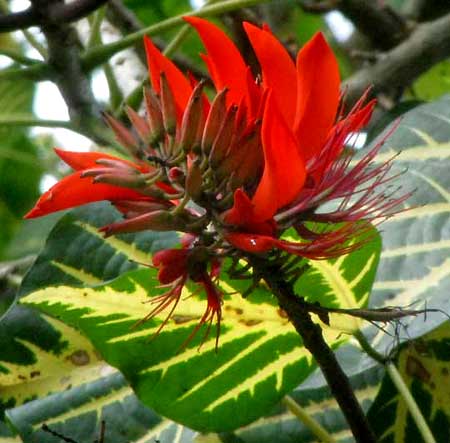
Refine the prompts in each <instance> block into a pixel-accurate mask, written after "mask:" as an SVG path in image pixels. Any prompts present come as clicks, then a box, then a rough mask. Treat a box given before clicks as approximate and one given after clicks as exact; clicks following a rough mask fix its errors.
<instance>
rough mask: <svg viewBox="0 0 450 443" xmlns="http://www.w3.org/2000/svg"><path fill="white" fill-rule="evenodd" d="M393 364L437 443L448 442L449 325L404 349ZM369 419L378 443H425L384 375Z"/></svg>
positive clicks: (388, 378) (397, 394)
mask: <svg viewBox="0 0 450 443" xmlns="http://www.w3.org/2000/svg"><path fill="white" fill-rule="evenodd" d="M396 364H397V367H398V370H399V372H400V374H401V375H402V378H403V380H404V381H405V383H406V385H407V386H408V388H409V390H410V391H411V394H412V395H413V397H414V399H415V401H416V403H417V405H418V407H419V409H420V410H421V412H422V414H423V416H424V417H425V419H426V421H427V422H428V425H429V427H430V430H431V432H432V433H433V435H434V437H435V439H436V441H437V442H447V441H450V383H449V381H450V322H448V321H447V322H445V323H444V324H442V325H441V326H439V327H438V328H436V329H435V330H433V331H431V332H429V333H428V334H426V335H425V336H423V337H420V338H418V339H417V340H414V341H412V342H410V343H406V344H405V345H403V346H402V348H401V350H400V353H399V356H398V359H397V362H396ZM369 419H370V421H371V423H372V426H373V427H374V430H375V431H376V433H377V435H378V437H379V439H380V440H379V441H380V443H387V442H391V443H403V442H410V441H411V442H412V441H413V442H417V443H422V442H423V441H424V440H423V439H422V437H421V434H420V432H419V430H418V429H417V426H416V424H415V422H414V421H413V419H412V417H411V415H410V413H409V411H408V408H407V407H406V404H405V401H404V400H403V398H402V397H401V396H400V395H399V393H398V391H397V389H396V388H395V386H394V385H393V383H392V381H391V379H390V377H389V375H387V374H386V375H385V377H384V380H383V383H382V385H381V389H380V392H379V394H378V396H377V397H376V399H375V402H374V404H373V405H372V407H371V409H370V411H369Z"/></svg>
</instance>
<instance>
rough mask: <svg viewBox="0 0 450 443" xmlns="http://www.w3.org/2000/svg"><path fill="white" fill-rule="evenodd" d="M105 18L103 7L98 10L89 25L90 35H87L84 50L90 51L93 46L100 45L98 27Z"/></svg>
mask: <svg viewBox="0 0 450 443" xmlns="http://www.w3.org/2000/svg"><path fill="white" fill-rule="evenodd" d="M104 18H105V7H103V8H100V9H99V10H98V11H97V12H96V13H95V14H94V18H93V20H92V23H91V33H90V34H89V40H88V42H87V44H86V48H87V49H90V48H92V47H93V46H95V45H98V44H101V35H100V27H101V25H102V21H103V19H104Z"/></svg>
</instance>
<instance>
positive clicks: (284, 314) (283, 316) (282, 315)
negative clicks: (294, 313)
mask: <svg viewBox="0 0 450 443" xmlns="http://www.w3.org/2000/svg"><path fill="white" fill-rule="evenodd" d="M277 314H278V315H279V316H280V317H281V318H289V317H288V315H287V312H286V311H285V310H284V309H281V308H278V309H277Z"/></svg>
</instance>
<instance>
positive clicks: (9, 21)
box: [0, 8, 38, 32]
mask: <svg viewBox="0 0 450 443" xmlns="http://www.w3.org/2000/svg"><path fill="white" fill-rule="evenodd" d="M37 23H38V19H37V16H36V14H35V11H34V10H33V8H28V9H26V10H24V11H20V12H13V13H11V14H3V15H0V32H11V31H16V30H17V29H25V28H29V27H30V26H34V25H37Z"/></svg>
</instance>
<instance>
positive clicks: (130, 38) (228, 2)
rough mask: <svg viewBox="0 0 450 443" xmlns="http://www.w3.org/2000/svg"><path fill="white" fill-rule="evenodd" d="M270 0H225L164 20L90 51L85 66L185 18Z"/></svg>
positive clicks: (100, 60)
mask: <svg viewBox="0 0 450 443" xmlns="http://www.w3.org/2000/svg"><path fill="white" fill-rule="evenodd" d="M266 1H268V0H224V1H221V2H217V3H214V4H212V5H209V6H205V7H204V8H202V9H199V10H198V11H190V12H186V13H184V14H180V15H177V16H175V17H170V18H168V19H167V20H163V21H161V22H159V23H156V24H154V25H151V26H148V27H147V28H144V29H141V30H140V31H137V32H134V33H132V34H129V35H127V36H126V37H124V38H123V39H121V40H119V41H117V42H114V43H110V44H108V45H104V46H102V47H99V48H93V49H91V50H90V51H88V52H87V53H86V54H85V56H84V57H83V66H84V68H85V69H86V70H92V69H94V68H95V67H97V66H99V65H101V64H103V63H104V62H105V61H106V60H109V58H110V57H112V56H113V55H114V54H117V53H118V52H121V51H123V50H124V49H126V48H128V47H130V46H132V45H134V44H135V43H136V42H139V41H140V40H141V39H142V38H143V37H144V35H149V36H150V35H154V34H158V33H160V32H163V31H167V30H169V29H171V28H173V27H176V26H178V25H180V24H183V23H184V21H183V17H188V16H196V17H207V16H212V15H218V14H224V13H226V12H229V11H233V10H234V9H239V8H245V7H249V6H255V5H257V4H259V3H264V2H266Z"/></svg>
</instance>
